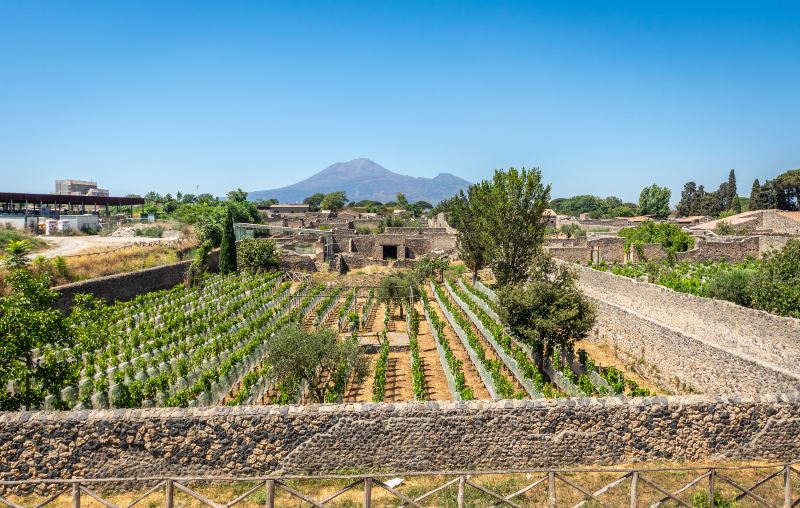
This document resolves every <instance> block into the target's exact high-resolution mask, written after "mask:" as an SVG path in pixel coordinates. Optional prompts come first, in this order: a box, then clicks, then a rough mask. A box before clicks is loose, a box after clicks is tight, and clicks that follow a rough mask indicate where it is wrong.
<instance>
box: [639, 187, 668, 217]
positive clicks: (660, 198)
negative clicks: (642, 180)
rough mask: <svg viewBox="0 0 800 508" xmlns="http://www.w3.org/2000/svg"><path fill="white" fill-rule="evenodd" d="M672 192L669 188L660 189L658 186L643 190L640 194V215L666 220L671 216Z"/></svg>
mask: <svg viewBox="0 0 800 508" xmlns="http://www.w3.org/2000/svg"><path fill="white" fill-rule="evenodd" d="M671 196H672V191H671V190H669V187H659V186H658V185H656V184H653V185H651V186H650V187H645V188H644V189H642V192H641V194H639V213H640V214H641V215H651V216H653V217H655V218H657V219H666V218H667V216H668V215H669V198H670V197H671Z"/></svg>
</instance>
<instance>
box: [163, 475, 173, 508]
mask: <svg viewBox="0 0 800 508" xmlns="http://www.w3.org/2000/svg"><path fill="white" fill-rule="evenodd" d="M164 483H165V485H166V486H167V489H166V490H167V492H166V499H165V500H164V505H165V506H166V508H172V507H173V506H174V505H175V498H174V496H173V494H172V480H171V479H169V478H167V480H166V481H165V482H164Z"/></svg>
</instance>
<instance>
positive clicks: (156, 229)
mask: <svg viewBox="0 0 800 508" xmlns="http://www.w3.org/2000/svg"><path fill="white" fill-rule="evenodd" d="M163 234H164V226H147V227H144V228H139V229H137V230H136V236H146V237H148V238H161V235H163Z"/></svg>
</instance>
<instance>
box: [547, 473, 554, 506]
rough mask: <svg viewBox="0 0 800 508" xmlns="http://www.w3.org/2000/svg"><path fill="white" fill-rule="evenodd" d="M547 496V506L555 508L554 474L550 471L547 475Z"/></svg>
mask: <svg viewBox="0 0 800 508" xmlns="http://www.w3.org/2000/svg"><path fill="white" fill-rule="evenodd" d="M547 496H548V505H547V506H549V507H550V508H556V473H555V471H550V472H549V473H547Z"/></svg>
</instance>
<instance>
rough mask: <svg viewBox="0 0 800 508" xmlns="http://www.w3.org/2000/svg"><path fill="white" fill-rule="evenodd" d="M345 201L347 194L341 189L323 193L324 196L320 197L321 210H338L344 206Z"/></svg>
mask: <svg viewBox="0 0 800 508" xmlns="http://www.w3.org/2000/svg"><path fill="white" fill-rule="evenodd" d="M346 202H347V196H346V195H345V193H344V192H342V191H336V192H329V193H328V194H325V197H324V198H322V202H321V203H320V205H319V206H320V207H321V208H322V209H323V210H331V211H334V212H338V211H339V210H341V209H342V208H344V204H345V203H346Z"/></svg>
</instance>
